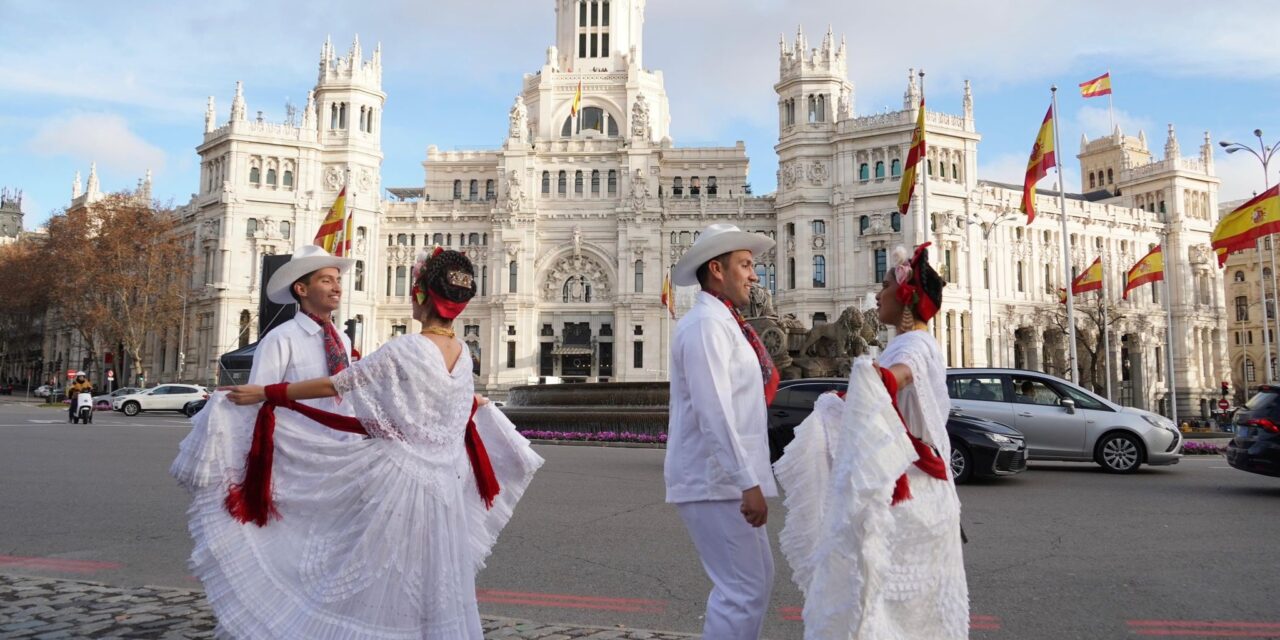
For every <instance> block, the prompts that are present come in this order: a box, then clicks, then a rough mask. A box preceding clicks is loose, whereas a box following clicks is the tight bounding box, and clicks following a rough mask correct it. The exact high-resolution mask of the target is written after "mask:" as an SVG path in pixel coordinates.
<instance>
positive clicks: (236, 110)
mask: <svg viewBox="0 0 1280 640" xmlns="http://www.w3.org/2000/svg"><path fill="white" fill-rule="evenodd" d="M244 112H245V106H244V83H243V82H241V81H239V80H236V96H235V98H232V100H231V121H232V122H236V121H240V120H244Z"/></svg>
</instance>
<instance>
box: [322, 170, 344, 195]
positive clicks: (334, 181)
mask: <svg viewBox="0 0 1280 640" xmlns="http://www.w3.org/2000/svg"><path fill="white" fill-rule="evenodd" d="M324 186H326V187H328V188H329V190H330V191H337V190H338V189H339V188H340V187H341V186H342V172H341V171H339V170H338V168H337V167H333V166H330V167H327V168H326V169H325V170H324Z"/></svg>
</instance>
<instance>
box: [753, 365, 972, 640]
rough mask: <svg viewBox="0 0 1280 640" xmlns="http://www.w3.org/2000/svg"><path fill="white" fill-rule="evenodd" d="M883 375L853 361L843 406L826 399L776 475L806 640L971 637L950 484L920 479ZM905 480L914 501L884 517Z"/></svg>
mask: <svg viewBox="0 0 1280 640" xmlns="http://www.w3.org/2000/svg"><path fill="white" fill-rule="evenodd" d="M915 460H916V454H915V451H914V449H913V448H912V447H911V443H910V440H909V439H908V438H907V437H906V434H905V433H903V430H902V423H901V421H900V420H899V419H898V417H897V415H896V414H895V413H894V410H893V407H892V404H891V402H890V399H889V395H888V394H887V393H886V392H885V389H884V386H883V384H882V383H881V381H880V377H879V375H878V372H877V371H876V370H875V368H874V367H873V366H872V364H871V361H870V359H868V358H859V359H858V360H857V361H855V363H854V368H853V372H852V373H851V375H850V381H849V392H848V394H847V395H846V400H845V401H844V402H841V401H839V400H838V399H835V398H828V397H823V398H820V399H819V401H818V402H817V403H816V404H815V407H814V412H813V413H812V414H811V415H810V417H809V419H808V420H806V421H805V422H804V423H803V424H801V426H800V427H798V428H797V429H796V438H795V440H794V441H793V442H792V443H791V445H789V446H788V447H787V449H786V451H785V453H784V455H783V457H782V459H780V460H779V461H778V462H777V464H775V465H774V469H775V472H776V473H777V476H778V480H779V482H780V483H781V484H782V486H783V489H784V491H785V493H786V498H785V501H784V506H785V507H786V509H787V517H786V526H785V527H784V528H783V531H782V533H781V534H780V536H779V540H780V542H781V546H782V551H783V554H784V555H785V556H786V558H787V561H788V563H790V565H791V567H792V579H793V580H794V581H795V583H796V585H797V586H798V587H799V588H800V590H801V592H802V593H803V594H804V596H805V605H804V610H803V617H804V623H805V638H809V639H814V640H818V639H821V640H831V639H833V638H838V639H844V638H851V639H853V638H856V639H860V640H861V639H866V640H908V639H911V638H930V639H934V638H936V639H940V640H950V639H953V638H967V637H968V625H969V613H968V590H967V586H966V584H965V575H964V565H963V559H962V556H961V550H960V547H959V545H960V539H959V505H958V502H957V501H956V499H955V491H954V488H952V487H951V483H949V482H942V481H939V480H936V479H934V478H930V477H928V476H926V475H925V474H924V473H922V472H920V471H919V470H918V469H917V468H916V467H915V465H913V464H912V463H913V462H914V461H915ZM904 472H905V473H906V474H907V476H908V479H909V481H910V483H911V492H912V499H911V500H908V501H906V502H903V503H900V504H899V505H897V506H890V502H891V500H892V495H893V487H894V483H895V482H896V481H897V479H898V477H899V476H901V475H902V474H903V473H904Z"/></svg>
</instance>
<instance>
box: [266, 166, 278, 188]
mask: <svg viewBox="0 0 1280 640" xmlns="http://www.w3.org/2000/svg"><path fill="white" fill-rule="evenodd" d="M267 184H269V185H271V186H273V187H274V186H276V170H275V168H274V167H271V168H269V169H267Z"/></svg>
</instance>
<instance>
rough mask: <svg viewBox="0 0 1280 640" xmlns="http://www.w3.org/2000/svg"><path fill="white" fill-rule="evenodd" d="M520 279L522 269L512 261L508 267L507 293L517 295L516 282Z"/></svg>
mask: <svg viewBox="0 0 1280 640" xmlns="http://www.w3.org/2000/svg"><path fill="white" fill-rule="evenodd" d="M519 277H520V267H518V266H516V261H515V260H512V261H511V264H510V265H508V266H507V293H516V282H517V280H518V279H519Z"/></svg>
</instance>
